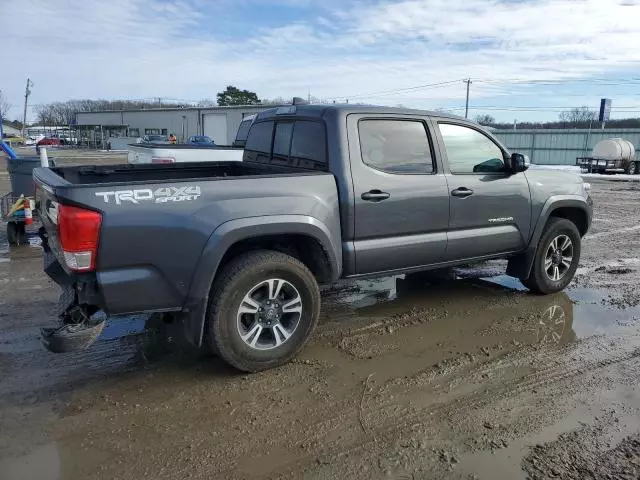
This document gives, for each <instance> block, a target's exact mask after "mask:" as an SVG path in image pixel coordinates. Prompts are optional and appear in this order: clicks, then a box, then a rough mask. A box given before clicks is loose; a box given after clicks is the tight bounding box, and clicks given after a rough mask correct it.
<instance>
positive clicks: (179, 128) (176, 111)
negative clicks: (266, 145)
mask: <svg viewBox="0 0 640 480" xmlns="http://www.w3.org/2000/svg"><path fill="white" fill-rule="evenodd" d="M267 108H271V106H266V105H265V106H255V105H249V106H233V107H207V108H198V107H188V108H153V109H145V110H110V111H103V112H82V113H78V114H76V126H77V128H79V129H81V130H92V131H93V132H95V133H96V134H97V135H100V136H102V137H103V138H105V140H109V141H110V142H111V143H112V144H114V143H118V142H117V141H116V140H115V139H117V138H121V139H122V140H123V141H125V142H126V141H127V139H132V138H138V137H142V136H143V135H169V134H171V133H173V134H175V135H176V137H178V140H179V141H184V140H186V139H187V138H189V137H190V136H191V135H208V136H209V137H211V138H212V139H213V141H214V142H216V143H217V144H218V145H230V144H231V143H232V142H233V140H234V138H235V135H236V131H237V129H238V125H240V122H241V121H242V119H243V118H244V117H245V116H247V115H252V114H254V113H258V112H261V111H263V110H265V109H267ZM114 148H115V147H114Z"/></svg>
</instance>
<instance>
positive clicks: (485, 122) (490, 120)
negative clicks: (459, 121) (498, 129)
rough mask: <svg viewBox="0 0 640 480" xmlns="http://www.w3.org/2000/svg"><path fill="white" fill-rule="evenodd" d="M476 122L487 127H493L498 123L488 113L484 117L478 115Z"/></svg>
mask: <svg viewBox="0 0 640 480" xmlns="http://www.w3.org/2000/svg"><path fill="white" fill-rule="evenodd" d="M474 120H475V121H476V123H479V124H480V125H485V126H486V125H493V124H494V123H496V119H495V118H493V117H492V116H491V115H489V114H487V113H485V114H482V115H476V117H475V118H474Z"/></svg>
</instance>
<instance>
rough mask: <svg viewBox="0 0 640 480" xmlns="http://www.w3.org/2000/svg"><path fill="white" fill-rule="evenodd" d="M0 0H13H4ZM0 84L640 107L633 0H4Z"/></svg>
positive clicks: (517, 112)
mask: <svg viewBox="0 0 640 480" xmlns="http://www.w3.org/2000/svg"><path fill="white" fill-rule="evenodd" d="M5 1H6V0H5ZM2 11H3V16H5V14H7V15H6V16H5V18H9V19H10V21H9V22H6V21H4V22H3V27H2V33H1V34H0V35H1V36H2V40H3V46H4V52H5V54H6V53H7V51H8V50H9V51H10V52H11V53H10V55H9V58H13V59H15V60H14V61H9V66H8V68H3V69H0V89H1V90H2V91H3V92H4V95H5V96H6V97H7V98H8V100H9V102H10V103H11V104H12V105H13V108H12V109H11V111H10V113H9V117H10V118H17V117H19V116H21V102H22V99H23V95H24V83H25V81H26V78H27V77H31V79H32V80H33V82H34V87H33V89H32V91H33V94H32V97H31V102H32V103H34V104H40V103H47V102H51V101H56V100H66V99H71V98H132V99H143V98H144V99H150V98H152V97H163V98H166V99H176V100H182V101H194V102H195V101H198V100H201V99H204V98H215V94H216V92H218V91H220V90H221V89H223V88H224V86H225V85H228V84H232V85H236V86H238V87H240V88H246V89H249V90H253V91H255V92H257V93H258V95H259V96H260V97H261V98H274V97H291V96H294V95H297V96H306V95H307V94H308V93H309V92H310V93H311V95H313V96H315V97H318V98H323V99H328V100H334V99H335V100H337V101H340V102H342V101H344V100H345V99H347V98H348V99H349V100H350V101H351V102H355V101H359V102H365V103H376V104H384V105H399V104H402V105H406V106H410V107H416V108H429V109H435V108H442V109H447V110H450V111H453V112H454V113H463V111H464V110H463V107H464V94H465V86H464V84H463V82H462V80H463V79H464V78H471V79H472V81H473V84H472V85H471V102H470V106H471V110H470V115H471V116H474V115H477V114H481V113H489V114H491V115H492V116H494V117H496V118H497V119H499V120H503V121H509V122H511V121H513V120H514V119H518V120H519V121H526V120H554V119H556V118H557V116H558V113H559V111H561V110H563V109H567V108H570V107H573V106H581V105H587V106H589V107H591V108H593V109H597V108H598V104H599V99H600V98H601V97H603V96H604V97H610V98H612V99H613V108H612V116H614V117H628V116H640V92H639V88H638V87H640V49H639V48H638V47H637V46H638V45H639V44H640V1H639V0H518V1H515V0H401V1H396V0H376V1H366V0H343V1H338V0H325V1H312V0H177V1H176V0H108V1H94V0H84V1H82V2H73V1H71V0H21V1H19V2H9V3H6V4H5V5H3V7H2Z"/></svg>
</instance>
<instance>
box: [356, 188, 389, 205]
mask: <svg viewBox="0 0 640 480" xmlns="http://www.w3.org/2000/svg"><path fill="white" fill-rule="evenodd" d="M390 196H391V194H389V193H387V192H383V191H381V190H378V189H374V190H369V191H368V192H365V193H363V194H362V195H360V198H361V199H363V200H366V201H368V202H381V201H382V200H386V199H387V198H389V197H390Z"/></svg>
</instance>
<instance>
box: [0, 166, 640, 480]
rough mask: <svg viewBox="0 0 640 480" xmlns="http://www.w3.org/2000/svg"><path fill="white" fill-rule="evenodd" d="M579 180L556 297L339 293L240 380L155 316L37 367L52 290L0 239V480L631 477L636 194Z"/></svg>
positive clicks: (637, 320)
mask: <svg viewBox="0 0 640 480" xmlns="http://www.w3.org/2000/svg"><path fill="white" fill-rule="evenodd" d="M112 158H120V157H110V158H107V159H105V158H100V157H98V158H95V157H94V158H92V159H91V160H89V161H92V162H97V161H100V162H107V161H110V160H112ZM66 161H73V160H72V159H67V160H66ZM84 161H86V159H85V160H84ZM590 181H591V183H592V185H593V197H594V201H595V218H594V223H593V228H592V230H591V232H590V233H589V234H588V236H587V237H586V238H585V240H584V244H583V256H582V261H581V267H580V269H579V272H578V275H577V276H576V279H575V280H574V282H573V283H572V285H571V286H570V287H569V288H568V289H567V290H566V291H565V292H563V293H559V294H556V295H551V296H546V297H542V296H535V295H530V294H529V293H527V292H526V290H525V289H524V288H523V287H522V286H521V285H520V283H519V282H517V281H515V280H512V279H510V278H508V277H505V276H503V275H502V273H503V272H504V268H505V263H504V262H501V261H496V262H489V263H485V264H483V265H476V266H471V267H469V268H464V269H459V270H458V271H457V277H458V278H457V279H455V280H445V281H432V282H424V281H422V282H421V281H416V280H411V279H406V278H403V277H388V278H382V279H377V280H372V281H358V282H345V283H340V284H337V285H333V286H331V287H327V288H325V289H324V294H323V312H322V317H321V322H320V325H319V328H318V330H317V331H316V334H315V336H314V338H313V340H312V341H311V343H310V344H309V346H308V347H307V348H306V349H305V350H304V351H303V352H302V354H301V355H300V356H299V357H298V358H297V359H296V360H295V361H293V362H292V363H291V364H289V365H286V366H284V367H282V368H279V369H276V370H272V371H268V372H264V373H259V374H253V375H244V374H239V373H237V372H236V371H234V370H232V369H230V368H227V367H225V366H224V365H222V364H221V363H220V362H219V361H218V360H217V359H216V358H210V357H205V356H202V355H200V354H199V353H198V352H194V351H193V350H192V349H190V348H188V347H187V346H185V345H184V343H183V342H182V341H181V339H180V333H179V329H178V328H177V327H176V326H174V325H171V324H165V323H163V322H162V321H160V320H159V319H157V318H155V317H152V318H146V317H130V318H125V319H121V320H119V321H117V322H116V321H110V322H109V324H108V326H107V327H106V328H105V330H104V332H103V334H102V336H101V338H100V340H99V341H98V342H97V343H96V344H95V345H93V346H92V347H91V348H90V349H89V350H87V351H83V352H79V353H74V354H66V355H54V354H49V353H47V352H46V351H45V350H44V349H43V348H42V347H41V345H40V340H39V333H38V329H39V328H40V327H42V326H47V325H50V324H51V322H52V311H53V309H54V306H55V301H56V298H57V294H58V291H57V288H56V287H55V286H54V285H53V284H52V283H51V282H49V281H48V280H47V279H46V278H45V276H44V275H43V273H42V271H41V258H40V255H41V254H40V249H39V247H37V246H25V247H20V248H11V249H9V248H8V246H7V245H6V237H5V234H4V225H3V226H2V232H0V386H1V388H0V479H2V480H9V479H10V480H17V479H42V480H53V479H98V478H100V479H102V478H104V479H141V478H145V479H146V478H153V479H165V478H166V479H176V478H195V479H212V478H224V479H231V478H310V479H325V478H331V479H346V478H349V479H358V478H362V479H369V478H397V479H431V478H453V479H471V478H478V479H494V478H509V479H511V478H536V479H537V478H576V479H578V478H580V479H583V478H598V479H600V478H615V479H618V478H625V479H626V478H639V475H640V473H639V472H640V469H639V464H640V415H639V409H640V388H639V386H638V384H639V382H638V380H639V378H640V292H639V289H640V208H639V207H640V184H638V183H626V182H615V183H613V182H605V181H597V180H593V179H590ZM7 190H8V182H7V177H6V175H3V172H1V171H0V193H4V192H6V191H7Z"/></svg>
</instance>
